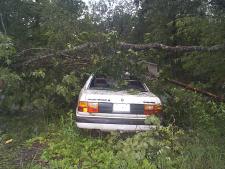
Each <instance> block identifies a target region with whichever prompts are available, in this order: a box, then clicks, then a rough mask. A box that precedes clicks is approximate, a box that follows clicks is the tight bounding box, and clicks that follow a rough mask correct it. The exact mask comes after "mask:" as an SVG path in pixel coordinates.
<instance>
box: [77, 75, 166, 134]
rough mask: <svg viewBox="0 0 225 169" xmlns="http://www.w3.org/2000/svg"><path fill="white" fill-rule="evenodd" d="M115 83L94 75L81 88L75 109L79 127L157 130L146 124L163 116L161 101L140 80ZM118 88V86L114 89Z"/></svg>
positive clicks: (110, 129)
mask: <svg viewBox="0 0 225 169" xmlns="http://www.w3.org/2000/svg"><path fill="white" fill-rule="evenodd" d="M124 82H125V83H124V85H122V87H118V85H116V82H115V81H113V80H112V79H109V78H107V77H104V76H95V75H91V76H90V77H89V79H88V80H87V82H86V84H85V85H84V87H83V88H82V89H81V92H80V95H79V99H78V105H77V109H76V125H77V127H78V128H83V129H98V130H104V131H112V130H118V131H142V130H150V129H152V128H155V126H154V125H146V124H145V119H146V118H147V117H148V116H150V115H157V116H161V111H162V108H161V101H160V99H159V98H158V97H157V96H155V95H154V94H153V93H151V92H150V91H149V89H148V87H147V86H146V85H145V84H143V83H141V82H140V81H138V80H134V79H129V80H128V79H127V80H124ZM115 86H117V87H115Z"/></svg>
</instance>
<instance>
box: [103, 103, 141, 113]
mask: <svg viewBox="0 0 225 169" xmlns="http://www.w3.org/2000/svg"><path fill="white" fill-rule="evenodd" d="M99 113H113V114H124V112H113V103H99ZM126 113H129V114H144V104H130V112H126Z"/></svg>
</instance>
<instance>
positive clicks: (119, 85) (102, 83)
mask: <svg viewBox="0 0 225 169" xmlns="http://www.w3.org/2000/svg"><path fill="white" fill-rule="evenodd" d="M90 89H95V90H137V91H141V92H146V91H147V90H146V89H145V87H144V86H143V84H142V83H141V82H140V81H138V80H130V79H129V80H121V81H116V80H113V79H110V78H105V77H94V78H93V79H92V81H91V84H90Z"/></svg>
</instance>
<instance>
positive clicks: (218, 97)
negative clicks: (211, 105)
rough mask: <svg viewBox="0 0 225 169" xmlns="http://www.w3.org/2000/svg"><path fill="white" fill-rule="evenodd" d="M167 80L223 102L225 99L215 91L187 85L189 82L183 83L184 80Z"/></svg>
mask: <svg viewBox="0 0 225 169" xmlns="http://www.w3.org/2000/svg"><path fill="white" fill-rule="evenodd" d="M166 80H167V81H168V82H170V83H173V84H175V85H178V86H181V87H183V88H185V89H187V90H190V91H194V92H196V93H200V94H202V95H205V96H208V97H211V98H212V99H214V100H217V101H221V102H222V101H225V100H224V98H223V97H221V96H217V95H215V94H213V93H210V92H208V91H205V90H202V89H199V88H195V87H193V86H191V85H187V84H185V83H183V82H180V81H177V80H173V79H166Z"/></svg>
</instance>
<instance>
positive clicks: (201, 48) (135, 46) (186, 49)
mask: <svg viewBox="0 0 225 169" xmlns="http://www.w3.org/2000/svg"><path fill="white" fill-rule="evenodd" d="M118 45H119V46H120V47H121V48H123V49H133V50H136V51H140V50H150V49H156V50H165V51H172V52H194V51H198V52H204V51H208V52H211V51H218V50H225V44H220V45H214V46H211V47H204V46H168V45H164V44H161V43H148V44H132V43H126V42H119V43H118Z"/></svg>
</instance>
